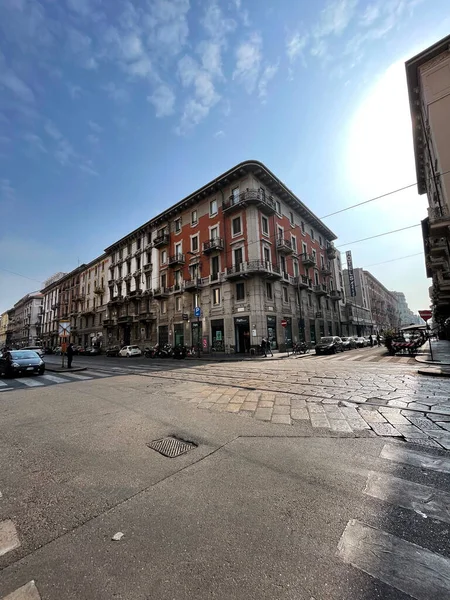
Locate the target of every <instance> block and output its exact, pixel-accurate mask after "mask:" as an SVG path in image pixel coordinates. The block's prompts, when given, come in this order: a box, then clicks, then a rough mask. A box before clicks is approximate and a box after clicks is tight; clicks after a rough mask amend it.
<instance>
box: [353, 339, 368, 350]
mask: <svg viewBox="0 0 450 600" xmlns="http://www.w3.org/2000/svg"><path fill="white" fill-rule="evenodd" d="M355 340H356V345H357V347H358V348H365V347H366V346H368V342H367V340H366V338H363V337H357V338H355Z"/></svg>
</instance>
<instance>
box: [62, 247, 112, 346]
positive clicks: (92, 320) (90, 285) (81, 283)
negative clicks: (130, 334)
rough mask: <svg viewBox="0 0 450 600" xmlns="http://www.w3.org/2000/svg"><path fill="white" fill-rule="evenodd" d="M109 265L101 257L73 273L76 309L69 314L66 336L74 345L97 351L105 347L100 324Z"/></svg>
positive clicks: (105, 313) (105, 312)
mask: <svg viewBox="0 0 450 600" xmlns="http://www.w3.org/2000/svg"><path fill="white" fill-rule="evenodd" d="M110 266H111V261H110V258H109V256H107V255H106V254H103V255H102V256H99V257H98V258H95V259H94V260H92V261H91V262H90V263H88V264H86V265H83V266H82V267H80V269H79V270H77V274H76V278H75V283H74V285H75V288H74V298H76V307H75V306H74V310H73V311H72V312H71V336H70V337H71V341H72V342H73V343H75V344H76V345H77V346H83V347H84V348H86V347H94V348H101V347H102V346H104V345H105V344H106V345H107V340H105V339H104V338H103V331H104V328H103V321H104V320H105V319H106V315H107V304H108V277H109V276H110ZM75 308H76V310H75Z"/></svg>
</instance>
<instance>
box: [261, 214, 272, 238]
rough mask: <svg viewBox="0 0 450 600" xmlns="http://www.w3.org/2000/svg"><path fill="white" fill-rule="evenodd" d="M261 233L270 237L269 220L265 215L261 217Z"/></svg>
mask: <svg viewBox="0 0 450 600" xmlns="http://www.w3.org/2000/svg"><path fill="white" fill-rule="evenodd" d="M264 225H266V231H264ZM261 233H262V235H267V236H269V235H270V228H269V219H268V218H267V217H266V216H265V215H261Z"/></svg>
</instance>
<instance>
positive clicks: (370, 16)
mask: <svg viewBox="0 0 450 600" xmlns="http://www.w3.org/2000/svg"><path fill="white" fill-rule="evenodd" d="M379 15H380V6H379V5H378V4H375V3H374V4H369V5H368V6H366V10H365V11H364V13H363V14H362V16H361V18H360V23H361V25H363V26H364V27H370V25H372V23H373V22H374V21H376V20H377V19H378V17H379Z"/></svg>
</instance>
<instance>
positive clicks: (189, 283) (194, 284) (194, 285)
mask: <svg viewBox="0 0 450 600" xmlns="http://www.w3.org/2000/svg"><path fill="white" fill-rule="evenodd" d="M201 286H202V279H201V277H196V278H194V279H188V280H186V281H185V282H184V289H185V291H186V292H195V291H197V290H199V289H200V288H201Z"/></svg>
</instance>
